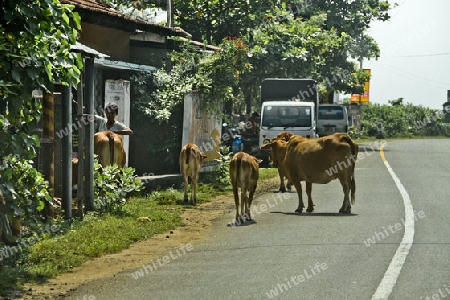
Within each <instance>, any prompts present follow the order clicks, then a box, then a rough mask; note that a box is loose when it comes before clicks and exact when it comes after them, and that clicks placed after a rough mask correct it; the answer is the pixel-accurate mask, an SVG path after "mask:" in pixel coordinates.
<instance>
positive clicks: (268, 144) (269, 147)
mask: <svg viewBox="0 0 450 300" xmlns="http://www.w3.org/2000/svg"><path fill="white" fill-rule="evenodd" d="M272 145H273V142H268V143H267V144H264V145H262V146H261V147H260V148H261V150H270V149H271V148H272Z"/></svg>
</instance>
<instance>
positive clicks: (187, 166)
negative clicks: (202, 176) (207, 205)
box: [180, 143, 206, 205]
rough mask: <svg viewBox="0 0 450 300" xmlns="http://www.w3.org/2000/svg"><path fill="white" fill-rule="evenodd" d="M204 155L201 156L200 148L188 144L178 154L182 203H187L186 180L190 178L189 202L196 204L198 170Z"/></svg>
mask: <svg viewBox="0 0 450 300" xmlns="http://www.w3.org/2000/svg"><path fill="white" fill-rule="evenodd" d="M205 158H206V155H203V154H202V153H201V151H200V148H199V147H198V146H197V145H195V144H193V143H189V144H186V145H184V146H183V148H182V149H181V152H180V171H181V175H183V181H184V202H188V184H189V183H188V178H189V177H191V201H192V204H193V205H196V204H197V183H198V176H199V173H200V169H201V167H202V164H203V161H204V160H205Z"/></svg>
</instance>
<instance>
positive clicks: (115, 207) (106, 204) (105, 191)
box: [94, 159, 144, 213]
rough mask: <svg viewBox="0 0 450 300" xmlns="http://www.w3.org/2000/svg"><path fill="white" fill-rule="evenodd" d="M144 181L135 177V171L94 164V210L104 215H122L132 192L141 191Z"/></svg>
mask: <svg viewBox="0 0 450 300" xmlns="http://www.w3.org/2000/svg"><path fill="white" fill-rule="evenodd" d="M143 187H144V184H143V183H142V181H141V180H140V179H139V178H138V177H137V176H135V175H134V169H133V168H131V167H128V168H119V167H118V166H117V165H112V166H106V167H102V166H101V165H100V164H99V163H98V160H97V159H95V163H94V208H95V209H96V210H97V211H99V212H102V213H105V212H106V213H120V212H122V208H123V205H124V204H125V203H126V197H127V195H128V194H130V193H131V192H135V191H141V190H142V188H143Z"/></svg>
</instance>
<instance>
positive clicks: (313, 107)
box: [259, 78, 319, 146]
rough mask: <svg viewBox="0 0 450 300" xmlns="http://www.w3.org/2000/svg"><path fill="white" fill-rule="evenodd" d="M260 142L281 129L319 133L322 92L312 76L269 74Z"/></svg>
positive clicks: (264, 84)
mask: <svg viewBox="0 0 450 300" xmlns="http://www.w3.org/2000/svg"><path fill="white" fill-rule="evenodd" d="M261 102H262V104H261V123H260V130H259V143H260V146H261V145H263V144H265V143H267V142H269V141H271V140H272V139H273V138H274V137H276V136H277V135H278V134H279V133H280V132H283V131H289V132H291V133H293V134H295V135H301V136H304V137H317V132H316V120H317V116H318V111H317V108H318V105H319V93H318V89H317V83H316V81H314V80H312V79H291V78H282V79H281V78H268V79H265V80H263V82H262V83H261Z"/></svg>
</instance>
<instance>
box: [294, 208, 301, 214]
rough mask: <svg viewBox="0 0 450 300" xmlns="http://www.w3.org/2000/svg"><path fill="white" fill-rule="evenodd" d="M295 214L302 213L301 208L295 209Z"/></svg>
mask: <svg viewBox="0 0 450 300" xmlns="http://www.w3.org/2000/svg"><path fill="white" fill-rule="evenodd" d="M295 212H296V213H299V214H301V213H302V212H303V208H297V209H296V210H295Z"/></svg>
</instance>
